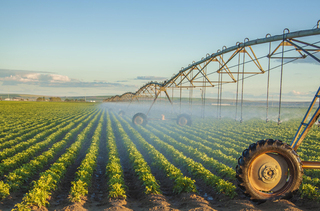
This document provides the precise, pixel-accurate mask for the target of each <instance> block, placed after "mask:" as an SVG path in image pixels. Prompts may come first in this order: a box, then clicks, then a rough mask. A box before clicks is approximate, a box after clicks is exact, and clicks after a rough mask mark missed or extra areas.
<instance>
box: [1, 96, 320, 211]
mask: <svg viewBox="0 0 320 211" xmlns="http://www.w3.org/2000/svg"><path fill="white" fill-rule="evenodd" d="M111 105H112V104H111ZM0 106H1V110H0V160H1V162H0V179H1V181H0V198H1V201H0V210H12V209H13V210H275V209H281V210H284V209H287V210H304V209H308V210H317V209H318V206H319V205H318V201H320V191H319V187H320V180H319V178H320V171H319V170H304V176H303V183H302V185H301V186H300V189H299V191H298V193H297V194H296V195H295V196H294V197H293V198H292V199H291V200H278V201H276V202H266V203H263V204H255V203H253V202H251V201H249V200H247V199H246V198H245V197H244V195H243V194H242V193H241V192H240V191H239V190H238V188H237V182H236V176H235V175H236V171H235V167H236V165H237V163H238V158H239V157H240V156H241V154H242V152H243V150H245V149H246V148H247V147H248V146H249V145H250V144H252V143H254V142H257V141H259V140H262V139H267V138H272V139H279V140H282V141H283V142H286V143H288V144H290V143H291V140H292V138H293V136H294V134H295V132H296V130H297V128H298V126H299V124H300V121H301V118H302V116H301V118H293V119H290V120H287V121H284V122H283V123H282V124H280V125H278V124H277V123H276V122H268V123H266V122H265V121H264V120H261V119H257V118H252V119H249V120H246V121H244V122H243V123H239V122H236V121H234V120H233V119H229V118H223V119H220V120H219V119H215V118H204V119H201V118H197V117H194V118H193V124H192V126H183V127H182V126H178V125H177V124H176V122H175V121H150V122H149V123H148V124H147V125H146V126H145V127H142V126H136V125H133V124H132V123H131V117H132V116H130V115H123V116H119V115H118V112H117V111H116V109H110V107H108V106H110V104H107V105H104V104H93V103H53V102H52V103H49V102H0ZM297 110H299V108H297ZM298 112H301V109H300V110H299V111H298ZM302 113H303V112H302ZM319 140H320V128H319V127H318V126H317V125H314V126H313V127H312V129H311V130H310V132H309V134H308V136H307V137H306V139H305V140H304V142H303V144H302V145H301V146H300V148H299V149H298V154H299V156H300V158H301V160H309V161H320V157H319V155H320V147H319V145H318V141H319Z"/></svg>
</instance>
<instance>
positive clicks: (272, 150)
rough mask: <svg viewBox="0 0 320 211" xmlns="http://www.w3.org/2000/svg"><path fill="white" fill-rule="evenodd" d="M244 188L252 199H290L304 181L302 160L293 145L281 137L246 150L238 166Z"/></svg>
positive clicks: (239, 183)
mask: <svg viewBox="0 0 320 211" xmlns="http://www.w3.org/2000/svg"><path fill="white" fill-rule="evenodd" d="M236 173H237V174H236V177H237V181H238V187H239V188H240V190H241V191H242V192H243V193H244V194H245V195H246V196H247V197H248V198H250V200H252V201H256V202H264V201H266V200H276V199H279V198H284V199H289V198H291V197H292V195H293V194H294V193H295V192H296V191H297V190H298V189H299V186H300V185H301V182H302V175H303V169H302V163H301V161H300V159H299V156H298V154H297V153H296V152H295V151H294V150H292V148H291V147H290V146H289V145H288V144H286V143H283V142H282V141H279V140H272V139H267V140H261V141H258V142H257V143H254V144H251V145H250V146H249V148H248V149H245V150H244V151H243V152H242V156H241V157H240V158H239V159H238V165H237V167H236Z"/></svg>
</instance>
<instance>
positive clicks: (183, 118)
mask: <svg viewBox="0 0 320 211" xmlns="http://www.w3.org/2000/svg"><path fill="white" fill-rule="evenodd" d="M187 123H188V120H187V118H185V117H180V118H179V125H181V126H185V125H186V124H187Z"/></svg>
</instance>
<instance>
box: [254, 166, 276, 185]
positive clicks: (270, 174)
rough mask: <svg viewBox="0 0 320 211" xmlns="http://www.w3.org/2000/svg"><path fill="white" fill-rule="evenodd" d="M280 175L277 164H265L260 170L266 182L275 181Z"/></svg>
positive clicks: (260, 175)
mask: <svg viewBox="0 0 320 211" xmlns="http://www.w3.org/2000/svg"><path fill="white" fill-rule="evenodd" d="M278 176H279V169H278V166H277V165H266V164H265V165H263V166H261V168H260V170H259V177H260V179H261V180H262V181H263V182H265V183H272V182H274V181H275V180H276V179H277V178H278Z"/></svg>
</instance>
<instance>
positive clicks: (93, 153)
mask: <svg viewBox="0 0 320 211" xmlns="http://www.w3.org/2000/svg"><path fill="white" fill-rule="evenodd" d="M103 118H104V112H103V113H102V115H101V117H100V120H99V123H98V126H97V128H96V130H95V131H94V134H93V136H92V139H91V140H92V141H91V145H90V147H89V149H88V153H87V154H86V156H85V158H84V159H83V160H82V162H81V164H80V166H79V167H78V170H77V172H76V178H75V180H74V181H72V182H71V185H72V186H71V190H70V201H72V202H80V201H81V198H82V197H83V196H86V195H87V194H88V187H89V186H90V184H91V178H92V174H93V171H94V170H95V168H96V164H97V156H98V152H99V143H100V137H101V130H102V123H103Z"/></svg>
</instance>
